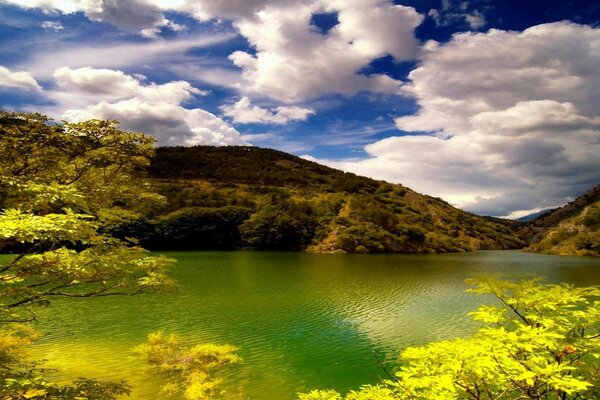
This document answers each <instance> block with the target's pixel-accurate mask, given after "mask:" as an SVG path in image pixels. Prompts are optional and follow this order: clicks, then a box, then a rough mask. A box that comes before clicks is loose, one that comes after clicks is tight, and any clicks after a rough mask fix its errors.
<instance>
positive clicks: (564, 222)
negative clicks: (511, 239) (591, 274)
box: [520, 185, 600, 256]
mask: <svg viewBox="0 0 600 400" xmlns="http://www.w3.org/2000/svg"><path fill="white" fill-rule="evenodd" d="M520 234H521V235H523V236H524V237H526V238H528V239H529V240H530V242H531V244H530V246H529V247H528V248H527V250H528V251H532V252H539V253H546V254H559V255H596V256H597V255H600V185H597V186H595V187H594V188H592V189H591V190H589V191H588V192H586V193H584V194H583V195H581V196H579V197H578V198H576V199H575V200H573V201H572V202H570V203H568V204H566V205H565V206H563V207H560V208H557V209H555V210H554V211H552V212H550V213H547V214H544V215H542V216H541V217H539V218H537V219H535V220H533V221H531V222H530V224H529V225H527V226H526V227H524V228H523V229H521V230H520Z"/></svg>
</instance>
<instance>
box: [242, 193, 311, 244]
mask: <svg viewBox="0 0 600 400" xmlns="http://www.w3.org/2000/svg"><path fill="white" fill-rule="evenodd" d="M317 223H318V222H317V219H316V217H315V215H314V214H313V211H312V208H311V207H310V205H309V204H308V203H305V202H302V203H295V202H293V201H291V200H279V199H278V200H276V201H272V202H271V203H269V204H265V205H264V206H262V207H261V208H260V209H259V210H258V211H257V212H255V213H254V214H252V216H251V217H250V218H248V219H247V220H246V221H244V223H243V224H242V225H241V226H240V232H241V234H242V239H243V240H244V241H245V242H246V243H247V244H249V245H250V246H252V247H254V248H256V249H260V250H299V249H303V248H305V247H306V246H307V245H308V244H309V243H310V241H311V240H312V238H313V237H314V235H315V230H316V228H317Z"/></svg>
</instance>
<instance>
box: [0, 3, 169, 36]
mask: <svg viewBox="0 0 600 400" xmlns="http://www.w3.org/2000/svg"><path fill="white" fill-rule="evenodd" d="M3 1H4V2H6V3H10V4H14V5H17V6H19V7H23V8H34V7H36V8H41V9H43V10H45V11H48V12H52V11H55V12H56V11H58V12H61V13H63V14H72V13H77V12H82V13H84V14H85V15H86V17H88V18H89V19H90V20H91V21H96V22H107V23H109V24H111V25H114V26H116V27H117V28H119V29H121V30H124V31H130V32H140V33H141V34H143V35H145V36H153V35H154V34H156V33H157V32H158V31H159V30H160V29H161V28H163V27H169V26H170V24H171V22H170V21H169V20H168V19H167V18H165V16H164V14H163V12H162V10H161V9H160V8H159V7H158V6H157V5H156V4H154V3H155V2H152V1H145V0H127V1H120V0H96V1H81V0H3Z"/></svg>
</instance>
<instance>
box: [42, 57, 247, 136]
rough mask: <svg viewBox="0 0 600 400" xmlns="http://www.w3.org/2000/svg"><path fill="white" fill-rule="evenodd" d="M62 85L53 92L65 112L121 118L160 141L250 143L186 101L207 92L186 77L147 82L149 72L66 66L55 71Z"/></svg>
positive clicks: (123, 123)
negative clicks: (188, 105) (139, 74)
mask: <svg viewBox="0 0 600 400" xmlns="http://www.w3.org/2000/svg"><path fill="white" fill-rule="evenodd" d="M54 77H55V80H56V84H57V87H58V89H57V90H55V91H53V92H52V93H51V94H50V96H51V98H53V99H54V100H55V101H56V102H57V103H58V104H59V108H61V109H66V111H65V112H64V114H63V118H64V119H65V120H68V121H81V120H86V119H90V118H101V119H116V120H118V121H120V122H121V126H122V127H123V128H124V129H127V130H131V131H141V132H145V133H149V134H152V135H154V136H155V137H156V139H157V142H158V144H160V145H181V144H186V145H196V144H206V145H237V144H245V141H244V140H243V139H242V138H241V137H240V134H239V132H238V131H236V130H235V129H234V128H232V127H231V126H229V125H228V124H227V123H226V122H225V121H223V120H222V119H220V118H219V117H217V116H216V115H214V114H211V113H210V112H208V111H205V110H202V109H200V108H194V109H188V108H185V107H183V105H182V104H183V103H185V102H186V101H188V100H191V99H192V98H193V97H194V96H201V95H207V94H208V92H205V91H202V90H199V89H197V88H194V87H193V86H192V85H190V83H189V82H185V81H173V82H168V83H165V84H160V85H159V84H155V83H144V82H143V81H144V79H145V78H144V77H143V76H132V75H127V74H125V73H123V72H122V71H115V70H108V69H94V68H89V67H84V68H78V69H71V68H68V67H63V68H60V69H58V70H56V72H55V74H54Z"/></svg>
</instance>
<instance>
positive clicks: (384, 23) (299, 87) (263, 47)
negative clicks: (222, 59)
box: [230, 0, 422, 102]
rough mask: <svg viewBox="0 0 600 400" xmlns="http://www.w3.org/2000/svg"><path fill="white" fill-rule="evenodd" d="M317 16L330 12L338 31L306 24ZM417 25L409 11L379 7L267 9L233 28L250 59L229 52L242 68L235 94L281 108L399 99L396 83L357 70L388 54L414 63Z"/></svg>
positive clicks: (377, 0)
mask: <svg viewBox="0 0 600 400" xmlns="http://www.w3.org/2000/svg"><path fill="white" fill-rule="evenodd" d="M318 12H335V13H337V17H338V20H339V24H338V25H336V26H335V27H333V28H332V29H331V30H330V31H329V32H327V34H326V35H323V34H321V33H320V32H318V31H317V30H316V29H315V28H314V27H313V26H311V24H310V22H311V17H312V15H313V14H315V13H318ZM421 20H422V17H421V16H420V15H419V14H418V13H417V12H416V11H415V10H414V9H413V8H410V7H404V6H396V5H393V4H392V3H390V2H388V1H384V0H368V1H361V2H347V1H341V0H339V1H327V2H319V1H313V2H306V3H303V4H294V5H293V6H289V5H288V6H285V5H274V4H273V5H269V6H267V7H265V8H263V9H262V10H260V11H259V12H257V13H256V14H255V15H254V16H253V17H252V18H243V19H239V20H237V21H236V22H235V26H236V28H237V29H238V30H239V32H240V33H241V34H242V35H243V36H244V37H246V38H247V39H248V41H249V42H250V44H251V45H252V46H254V47H255V48H256V50H257V52H256V55H252V54H250V53H247V52H243V51H236V52H234V53H233V54H231V55H230V59H231V60H232V61H233V63H234V64H235V65H237V66H238V67H240V68H241V69H242V72H243V78H244V81H243V82H242V84H241V85H240V86H239V89H240V90H241V91H245V92H248V93H257V94H260V95H264V96H269V97H271V98H273V99H276V100H280V101H283V102H297V101H301V100H304V99H308V98H314V97H318V96H320V95H322V94H325V93H340V94H344V95H353V94H356V93H357V92H360V91H371V92H380V93H400V88H401V86H402V82H400V81H396V80H394V79H392V78H390V77H388V76H386V75H372V76H364V75H361V74H357V71H359V70H360V69H361V68H362V67H365V66H367V65H368V64H369V62H370V61H372V60H373V59H376V58H378V57H381V56H385V55H387V54H391V55H393V56H394V57H395V58H396V59H397V60H410V59H415V58H416V57H417V56H418V54H419V46H418V43H417V40H416V39H415V37H414V35H413V31H414V29H415V27H416V26H418V25H419V24H420V23H421Z"/></svg>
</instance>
